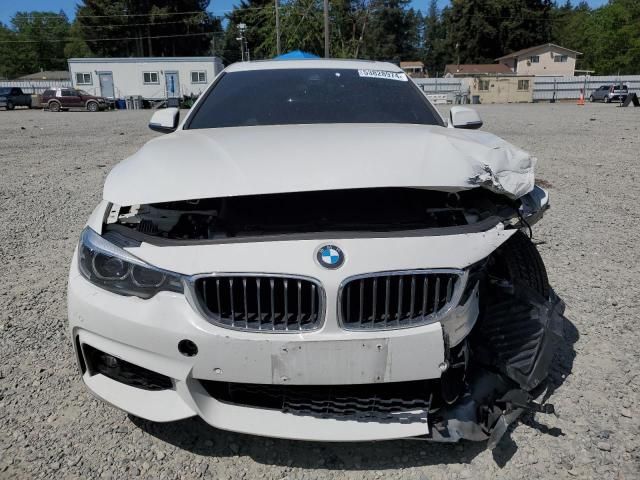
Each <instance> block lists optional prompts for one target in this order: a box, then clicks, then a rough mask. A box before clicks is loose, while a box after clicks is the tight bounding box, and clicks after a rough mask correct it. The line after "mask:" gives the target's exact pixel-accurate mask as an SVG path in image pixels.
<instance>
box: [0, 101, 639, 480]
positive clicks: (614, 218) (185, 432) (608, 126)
mask: <svg viewBox="0 0 640 480" xmlns="http://www.w3.org/2000/svg"><path fill="white" fill-rule="evenodd" d="M479 110H480V113H481V114H482V116H483V117H484V119H485V129H486V130H487V131H491V132H495V133H497V134H498V135H500V136H502V137H504V138H506V139H507V140H509V141H511V142H513V143H515V144H517V145H519V146H522V147H523V148H525V149H527V150H529V151H531V152H533V153H534V154H535V155H537V156H538V158H539V164H538V165H539V166H538V178H539V179H541V180H544V183H545V184H546V186H547V187H549V189H550V192H551V196H552V197H551V198H552V209H551V210H550V212H549V213H548V215H547V216H546V218H545V219H544V220H543V222H542V223H541V224H539V225H538V226H537V227H536V228H535V239H536V240H537V242H538V244H539V248H540V250H541V253H542V256H543V257H544V260H545V262H546V264H547V267H548V270H549V275H550V278H551V281H552V284H553V285H554V287H555V288H556V290H557V292H558V293H559V294H560V296H561V297H563V298H564V300H565V301H566V303H567V312H566V317H567V320H566V322H565V343H564V344H563V345H562V348H561V351H560V352H559V354H558V355H557V357H556V359H555V362H554V366H553V372H552V378H553V383H554V389H553V393H552V395H551V398H550V402H552V403H554V404H555V406H556V410H557V416H553V415H536V416H535V417H534V416H528V417H526V418H524V419H523V422H522V423H520V424H518V425H517V426H516V427H515V428H512V429H511V431H510V432H509V434H508V435H507V436H506V437H505V438H504V439H503V441H502V442H501V444H500V445H499V447H498V448H497V449H496V450H494V451H493V452H491V451H488V450H486V449H485V445H484V444H474V443H461V444H458V445H440V444H429V443H425V442H420V441H411V440H405V441H395V442H379V443H361V444H319V443H304V442H292V441H284V440H270V439H264V438H257V437H251V436H246V435H240V434H234V433H227V432H223V431H218V430H215V429H213V428H210V427H208V426H207V425H206V424H204V423H203V422H202V421H200V420H195V419H192V420H187V421H182V422H178V423H173V424H151V423H147V422H143V421H140V420H136V419H132V418H129V417H127V415H126V414H125V413H123V412H121V411H118V410H116V409H114V408H112V407H109V406H107V405H104V404H102V403H100V402H98V401H96V400H94V399H93V398H92V397H91V396H90V395H89V394H88V393H87V391H86V390H85V389H84V387H83V386H82V384H81V381H80V377H79V375H78V373H77V371H76V366H75V363H74V359H73V357H72V350H71V346H70V343H69V340H68V338H67V332H66V306H65V304H66V300H65V288H66V276H67V269H68V265H69V262H70V256H71V253H72V251H73V248H74V246H75V244H76V242H77V239H78V235H79V233H80V231H81V229H82V226H83V224H84V222H85V220H86V218H87V216H88V215H89V213H90V211H91V210H92V209H93V207H94V205H95V204H96V203H97V202H98V200H99V199H100V196H101V190H102V184H103V181H104V178H105V176H106V174H107V172H108V171H109V169H110V168H111V167H112V166H113V165H114V164H115V163H116V162H117V161H118V160H120V159H122V158H124V157H126V156H127V155H129V154H131V153H133V152H134V151H135V150H136V149H137V148H139V147H140V146H141V145H142V144H143V143H144V142H145V141H147V140H148V139H150V138H151V137H153V136H154V134H153V133H152V132H150V131H149V130H148V129H147V128H146V122H147V120H148V118H149V116H150V113H149V112H148V111H147V112H145V111H141V112H109V113H100V114H89V113H81V112H77V113H61V114H53V113H48V112H42V111H18V110H16V111H13V112H4V111H2V112H0V261H1V265H2V267H1V272H2V274H1V275H0V358H1V359H2V363H1V365H0V419H1V421H2V428H0V478H3V479H4V478H47V479H49V478H65V479H74V478H83V479H84V478H113V479H121V478H129V477H136V476H140V477H146V478H154V479H163V478H215V479H226V478H229V479H237V478H256V477H264V478H273V479H276V478H277V479H281V478H314V479H315V478H334V479H335V478H353V479H356V478H357V479H360V478H403V479H405V478H406V479H416V480H417V479H439V478H496V477H500V478H526V479H528V478H550V477H554V478H598V479H601V478H602V479H608V478H614V479H631V478H640V473H639V472H640V373H639V371H640V369H639V367H640V354H639V353H638V343H639V340H640V335H639V333H638V330H637V326H638V317H639V316H640V305H639V303H640V302H638V298H640V269H639V267H638V265H640V249H639V248H638V240H637V237H638V233H639V231H640V230H639V229H638V220H637V219H636V218H635V215H636V210H637V206H638V199H639V195H638V194H639V193H640V189H639V188H638V184H639V183H640V174H639V173H638V166H639V162H640V155H639V153H638V152H640V139H639V137H638V134H639V130H640V128H639V127H640V109H633V108H627V109H620V108H616V107H615V106H613V105H601V104H597V105H587V106H586V107H577V106H575V105H568V104H565V105H561V104H555V105H548V104H537V105H487V106H479ZM178 160H179V159H178Z"/></svg>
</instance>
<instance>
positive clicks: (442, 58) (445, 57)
mask: <svg viewBox="0 0 640 480" xmlns="http://www.w3.org/2000/svg"><path fill="white" fill-rule="evenodd" d="M423 52H424V53H423V59H424V64H425V66H426V68H427V72H428V73H429V75H430V76H437V75H438V73H440V74H441V73H442V72H443V71H444V67H445V63H447V61H449V60H450V52H449V51H448V49H447V45H446V30H445V28H444V25H443V23H442V19H441V17H440V12H439V11H438V2H437V0H431V1H430V2H429V10H428V12H427V16H426V18H425V19H424V47H423Z"/></svg>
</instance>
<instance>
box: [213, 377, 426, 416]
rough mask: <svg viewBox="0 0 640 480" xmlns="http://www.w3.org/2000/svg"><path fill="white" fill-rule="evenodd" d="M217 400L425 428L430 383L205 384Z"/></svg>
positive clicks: (291, 411)
mask: <svg viewBox="0 0 640 480" xmlns="http://www.w3.org/2000/svg"><path fill="white" fill-rule="evenodd" d="M201 382H202V384H203V386H204V388H205V389H206V390H207V392H208V393H209V395H211V396H212V397H214V398H215V399H217V400H219V401H222V402H226V403H233V404H236V405H242V406H247V407H258V408H268V409H274V410H280V411H282V412H283V413H289V414H292V415H300V416H309V417H316V418H327V419H328V418H331V419H334V420H356V421H360V422H379V423H415V422H420V423H426V422H427V414H428V412H429V407H430V404H431V399H432V395H431V392H432V391H433V385H431V384H430V383H429V381H425V380H420V381H413V382H395V383H376V384H365V385H286V386H285V385H258V384H246V383H227V382H214V381H209V380H201Z"/></svg>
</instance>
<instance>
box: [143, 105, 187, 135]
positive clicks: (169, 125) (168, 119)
mask: <svg viewBox="0 0 640 480" xmlns="http://www.w3.org/2000/svg"><path fill="white" fill-rule="evenodd" d="M178 123H180V110H179V109H177V108H165V109H162V110H158V111H157V112H156V113H154V114H153V116H152V117H151V120H149V128H150V129H151V130H154V131H156V132H160V133H171V132H175V131H176V128H178Z"/></svg>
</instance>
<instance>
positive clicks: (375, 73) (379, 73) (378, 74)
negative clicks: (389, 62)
mask: <svg viewBox="0 0 640 480" xmlns="http://www.w3.org/2000/svg"><path fill="white" fill-rule="evenodd" d="M358 76H359V77H365V78H382V79H383V80H398V81H400V82H406V81H407V76H406V75H405V74H404V73H400V72H389V71H387V70H358Z"/></svg>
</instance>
